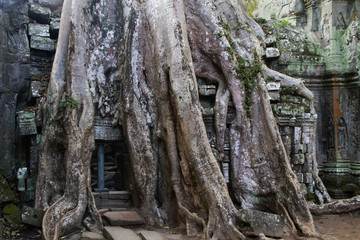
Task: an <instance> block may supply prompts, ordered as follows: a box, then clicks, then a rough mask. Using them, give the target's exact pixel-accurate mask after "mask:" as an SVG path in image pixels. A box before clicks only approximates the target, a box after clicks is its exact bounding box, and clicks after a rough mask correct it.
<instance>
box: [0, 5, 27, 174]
mask: <svg viewBox="0 0 360 240" xmlns="http://www.w3.org/2000/svg"><path fill="white" fill-rule="evenodd" d="M28 23H29V18H28V5H27V2H26V1H19V0H0V113H1V115H2V116H1V118H0V126H1V128H0V146H1V147H0V167H1V168H2V169H4V170H5V173H6V175H12V174H14V173H15V171H16V170H15V169H16V167H17V166H16V161H15V158H16V150H15V146H16V140H17V139H16V124H15V116H16V111H17V110H19V109H21V108H23V107H24V106H25V105H26V98H27V90H28V86H29V74H30V49H29V42H28V37H27V31H26V30H27V24H28Z"/></svg>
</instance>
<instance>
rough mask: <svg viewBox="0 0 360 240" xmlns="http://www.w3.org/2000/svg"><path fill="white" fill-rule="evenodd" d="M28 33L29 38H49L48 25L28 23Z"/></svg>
mask: <svg viewBox="0 0 360 240" xmlns="http://www.w3.org/2000/svg"><path fill="white" fill-rule="evenodd" d="M28 31H29V35H30V36H40V37H50V32H49V25H47V24H38V23H29V30H28Z"/></svg>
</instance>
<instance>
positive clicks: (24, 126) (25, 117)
mask: <svg viewBox="0 0 360 240" xmlns="http://www.w3.org/2000/svg"><path fill="white" fill-rule="evenodd" d="M17 114H18V129H19V134H20V135H35V134H37V128H36V121H35V113H34V112H27V111H20V112H17Z"/></svg>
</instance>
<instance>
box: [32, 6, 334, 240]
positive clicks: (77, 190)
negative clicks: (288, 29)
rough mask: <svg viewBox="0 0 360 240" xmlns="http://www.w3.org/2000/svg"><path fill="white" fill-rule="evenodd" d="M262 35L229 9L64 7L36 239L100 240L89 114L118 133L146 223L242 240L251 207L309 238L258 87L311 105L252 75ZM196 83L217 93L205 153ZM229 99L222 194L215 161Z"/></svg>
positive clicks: (308, 219)
mask: <svg viewBox="0 0 360 240" xmlns="http://www.w3.org/2000/svg"><path fill="white" fill-rule="evenodd" d="M263 38H264V34H263V32H262V29H261V28H260V27H259V25H258V24H257V23H256V22H255V21H254V20H252V19H251V18H250V17H249V16H248V15H247V14H246V12H245V11H244V3H243V2H242V1H237V0H186V1H183V0H145V1H144V0H65V2H64V5H63V10H62V17H61V26H60V33H59V40H58V46H57V52H56V56H55V60H54V65H53V69H52V73H51V80H50V83H49V87H48V93H47V98H46V100H45V101H44V104H43V116H44V120H43V121H44V127H43V134H42V139H41V143H40V150H39V177H38V181H37V193H36V208H38V209H41V210H44V211H46V213H45V216H44V219H43V232H44V236H45V238H46V239H58V238H59V237H60V236H62V235H64V234H66V233H68V232H70V231H72V230H73V229H74V228H77V227H82V226H85V227H86V228H88V229H89V230H91V231H101V227H102V224H101V218H100V215H99V213H98V212H97V210H96V207H95V204H94V198H93V195H92V193H91V188H90V159H91V154H92V152H93V150H94V148H95V143H94V130H93V128H94V116H95V115H100V116H102V117H110V118H112V119H113V124H114V126H115V125H120V126H121V127H122V128H123V131H124V134H125V137H126V142H127V145H128V146H129V152H130V159H131V166H132V171H133V176H134V177H133V189H132V191H133V192H134V196H136V197H137V201H136V202H137V205H138V207H139V209H140V211H141V213H142V215H143V216H144V217H145V218H146V220H147V224H149V225H161V224H167V223H169V222H174V221H177V220H179V221H181V222H185V221H186V222H187V223H188V224H190V225H192V226H194V227H195V228H197V229H198V230H199V232H201V233H202V234H203V236H204V237H205V238H206V239H244V238H245V235H246V231H245V230H244V229H246V226H248V225H249V218H248V217H247V213H248V212H246V210H257V211H258V212H257V213H258V214H260V216H261V214H264V216H265V215H266V214H276V215H277V216H280V218H281V220H282V221H281V223H282V224H283V225H284V228H283V229H285V235H286V234H287V235H303V236H317V234H316V231H315V228H314V225H313V220H312V216H311V214H310V211H309V209H308V207H307V204H306V201H305V199H304V197H303V195H302V193H301V191H300V187H299V184H298V182H297V180H296V177H295V175H294V173H293V172H292V170H291V167H290V164H289V160H288V157H287V155H286V153H285V150H284V146H283V143H282V141H281V138H280V134H279V131H278V127H277V125H276V122H275V119H274V116H273V113H272V110H271V106H270V102H269V97H268V94H267V91H266V87H265V80H264V79H265V78H266V77H268V76H271V77H274V78H276V79H278V80H280V81H281V84H282V86H284V87H286V86H291V87H293V88H294V89H296V91H297V94H299V95H300V96H302V97H304V98H307V99H309V100H310V101H312V98H313V96H312V93H311V92H310V91H309V90H308V89H306V88H305V87H304V85H303V83H302V82H301V81H299V80H297V79H294V78H290V77H288V76H285V75H282V74H280V73H277V72H274V71H272V70H270V69H268V68H267V67H266V66H265V65H263V63H262V60H261V57H260V56H261V52H262V42H263V40H264V39H263ZM197 79H202V81H205V82H206V83H211V84H215V85H216V86H217V93H216V99H215V102H214V106H215V107H214V111H215V129H216V151H215V152H213V151H212V149H211V147H210V144H209V140H208V138H207V134H206V130H205V125H204V121H203V118H202V108H201V106H200V103H199V94H198V86H197ZM230 100H232V103H233V105H234V108H235V118H234V120H233V121H232V122H231V124H230V142H231V146H230V148H231V154H230V158H231V185H230V186H229V187H230V188H231V189H232V191H231V192H232V193H233V196H232V197H230V194H229V189H228V186H227V184H226V182H225V179H224V177H223V175H222V173H221V171H220V168H219V166H218V162H217V161H221V160H222V158H223V157H224V139H225V128H226V114H227V109H228V106H229V102H230ZM320 185H321V184H320ZM323 193H324V195H325V196H327V195H326V192H325V191H323ZM250 225H251V224H250Z"/></svg>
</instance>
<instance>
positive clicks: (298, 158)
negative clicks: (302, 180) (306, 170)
mask: <svg viewBox="0 0 360 240" xmlns="http://www.w3.org/2000/svg"><path fill="white" fill-rule="evenodd" d="M291 163H292V164H296V165H298V164H304V163H305V157H304V154H299V153H297V154H292V155H291Z"/></svg>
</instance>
